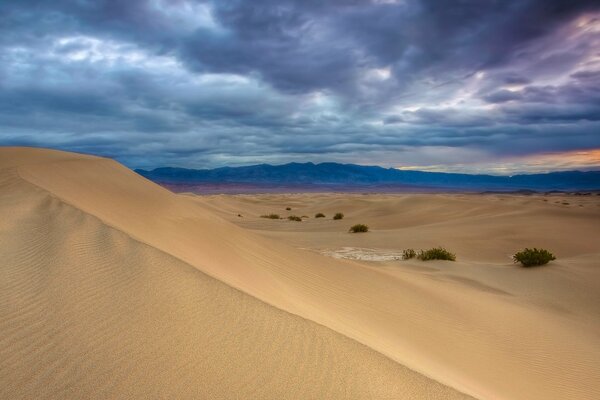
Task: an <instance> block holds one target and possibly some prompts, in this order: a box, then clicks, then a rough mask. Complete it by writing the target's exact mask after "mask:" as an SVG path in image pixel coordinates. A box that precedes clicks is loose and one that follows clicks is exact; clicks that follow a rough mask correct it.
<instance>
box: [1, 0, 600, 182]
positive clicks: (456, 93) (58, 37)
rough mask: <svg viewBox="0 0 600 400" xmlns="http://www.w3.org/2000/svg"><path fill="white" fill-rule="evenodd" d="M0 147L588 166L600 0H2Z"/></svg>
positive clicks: (213, 160) (450, 167)
mask: <svg viewBox="0 0 600 400" xmlns="http://www.w3.org/2000/svg"><path fill="white" fill-rule="evenodd" d="M0 145H26V146H42V147H50V148H57V149H63V150H70V151H77V152H83V153H92V154H98V155H102V156H108V157H112V158H115V159H117V160H118V161H120V162H122V163H124V164H125V165H127V166H129V167H132V168H154V167H159V166H179V167H187V168H213V167H221V166H225V165H230V166H237V165H249V164H257V163H270V164H281V163H286V162H292V161H294V162H305V161H312V162H323V161H337V162H344V163H356V164H363V165H381V166H385V167H397V168H404V169H422V170H432V171H452V172H477V173H481V172H487V173H494V174H514V173H520V172H525V173H533V172H546V171H554V170H572V169H583V170H593V169H600V2H597V1H578V0H570V1H562V0H396V1H394V0H369V1H367V0H364V1H363V0H329V1H317V0H231V1H230V0H215V1H204V0H197V1H194V0H127V1H122V0H69V1H67V0H53V1H47V0H2V1H0Z"/></svg>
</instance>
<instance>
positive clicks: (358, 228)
mask: <svg viewBox="0 0 600 400" xmlns="http://www.w3.org/2000/svg"><path fill="white" fill-rule="evenodd" d="M350 232H352V233H360V232H369V227H368V226H367V225H365V224H356V225H353V226H352V227H351V228H350Z"/></svg>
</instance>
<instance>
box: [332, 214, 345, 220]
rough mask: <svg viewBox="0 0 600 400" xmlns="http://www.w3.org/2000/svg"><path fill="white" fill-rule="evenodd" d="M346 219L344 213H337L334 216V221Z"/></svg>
mask: <svg viewBox="0 0 600 400" xmlns="http://www.w3.org/2000/svg"><path fill="white" fill-rule="evenodd" d="M343 218H344V214H342V213H335V215H334V216H333V219H336V220H337V219H343Z"/></svg>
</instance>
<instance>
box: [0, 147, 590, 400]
mask: <svg viewBox="0 0 600 400" xmlns="http://www.w3.org/2000/svg"><path fill="white" fill-rule="evenodd" d="M9 155H10V157H9ZM6 159H8V160H9V161H8V162H5V160H6ZM0 160H2V161H0V163H2V162H4V165H3V170H4V171H11V173H13V174H17V173H18V175H19V176H20V177H21V178H20V179H22V180H24V181H26V182H27V183H28V184H33V185H35V186H37V187H39V188H41V189H43V190H44V191H46V192H47V193H51V194H52V196H54V197H55V198H57V199H60V201H61V203H63V204H64V203H66V204H70V205H72V206H73V207H76V208H77V209H79V210H82V211H83V212H84V213H86V214H89V215H93V216H94V218H97V219H98V220H99V221H101V222H102V225H103V226H106V227H107V229H113V230H115V229H116V230H119V231H121V232H123V233H124V234H126V236H128V237H130V238H132V239H134V240H136V241H137V242H141V243H144V244H146V245H147V246H149V248H150V250H153V251H158V252H160V253H161V254H168V255H169V257H174V258H172V261H173V262H177V263H181V264H183V265H187V266H188V267H189V266H191V267H193V269H194V270H196V271H200V272H202V273H205V274H207V275H208V276H210V277H213V278H216V279H218V280H219V281H222V282H224V283H225V284H227V285H229V286H231V287H234V288H236V289H239V290H241V291H242V292H245V293H247V294H250V295H251V296H253V297H256V298H258V299H260V300H262V301H264V302H265V303H267V304H270V305H274V306H276V307H277V308H279V309H282V310H285V311H288V312H290V313H292V314H295V315H298V316H300V317H303V318H305V319H306V320H310V321H314V322H317V323H318V324H320V325H323V326H325V327H328V328H331V329H332V330H333V331H335V332H338V333H340V334H341V335H340V336H342V335H343V336H347V337H349V338H352V339H354V340H356V341H358V342H360V343H362V344H364V345H367V346H368V347H369V348H371V349H374V350H376V351H377V352H379V353H382V354H384V355H386V356H388V357H389V358H390V359H393V360H395V361H396V362H397V363H398V364H394V365H396V367H397V368H398V367H401V365H405V366H406V367H408V368H410V369H411V370H414V371H417V372H419V373H422V374H424V375H426V376H428V377H431V378H433V379H435V380H437V381H439V382H441V383H443V384H445V385H448V386H451V387H453V388H456V389H457V390H459V391H461V392H464V393H468V394H471V395H473V396H475V397H478V398H494V399H535V398H540V399H542V398H544V399H578V398H595V397H598V395H599V394H600V388H599V384H598V383H597V382H596V379H595V377H596V376H598V374H599V373H600V368H599V366H598V362H597V360H598V359H599V356H600V354H599V350H598V349H599V347H598V336H597V334H595V333H594V330H593V329H591V328H594V327H597V326H598V324H597V321H598V320H597V319H595V320H594V321H593V322H592V323H591V325H590V324H589V323H588V324H586V323H584V322H582V321H581V320H580V319H577V318H571V317H570V316H564V315H561V314H560V313H556V312H552V310H545V309H540V308H539V307H536V306H535V305H531V304H529V303H524V302H522V301H519V299H518V298H510V296H503V295H501V294H499V293H496V292H493V291H482V290H480V289H481V288H476V287H473V288H471V289H469V287H468V286H465V285H464V284H462V283H461V282H459V281H458V280H455V282H453V283H448V282H446V281H440V280H436V279H430V278H427V277H426V278H424V277H422V276H420V275H406V274H398V273H395V272H393V271H388V270H385V269H381V268H375V267H370V266H368V265H363V264H360V263H356V262H350V261H344V260H334V259H331V258H327V257H324V256H322V255H318V254H313V253H310V252H307V251H302V250H298V249H296V248H294V247H293V246H289V245H286V244H283V243H281V242H279V241H275V240H271V239H269V238H264V237H263V236H261V235H259V234H255V233H253V232H249V231H248V230H246V229H243V228H239V227H237V226H235V225H234V224H232V223H229V222H227V221H225V220H224V219H222V218H221V217H219V216H217V215H216V214H215V213H214V212H213V210H211V208H210V207H209V206H208V205H207V204H204V203H203V202H199V201H197V200H196V199H194V198H190V197H187V196H177V195H174V194H172V193H170V192H168V191H167V190H165V189H162V188H160V187H158V186H156V185H154V184H152V183H150V182H148V181H146V180H145V179H143V178H141V177H139V176H138V175H136V174H135V173H133V172H132V171H129V170H127V169H126V168H123V167H122V166H120V165H118V164H117V163H115V162H113V161H110V160H105V159H100V158H96V157H88V156H80V155H73V154H66V153H59V152H53V151H44V150H32V149H2V157H0ZM11 160H12V161H11ZM23 160H25V161H23ZM0 165H1V164H0ZM6 173H8V172H6ZM4 192H6V191H5V190H3V193H4ZM28 196H31V197H34V196H33V195H32V194H28V195H23V196H22V197H24V198H27V197H28ZM40 211H41V212H40ZM28 212H29V213H30V214H35V213H34V212H33V211H31V210H29V211H28ZM47 213H48V212H47V210H46V209H44V208H42V209H39V210H38V212H37V214H47ZM92 230H94V231H97V230H98V229H92ZM40 246H43V244H40ZM24 257H25V258H27V257H29V256H24ZM65 257H68V255H66V256H65ZM148 258H151V257H150V256H148ZM207 279H208V278H207ZM230 290H233V289H230ZM236 293H237V292H236ZM507 297H508V298H507ZM261 304H262V303H261ZM482 310H485V311H482ZM171 311H172V310H171ZM13 312H14V310H13ZM286 315H287V314H286ZM295 318H297V317H295ZM507 319H508V320H510V321H511V324H506V323H505V320H507ZM303 321H305V320H303ZM37 340H40V337H39V336H38V337H37ZM353 343H354V342H353ZM373 353H374V354H378V353H375V352H373ZM369 354H371V353H369ZM296 355H297V353H296ZM378 356H379V355H378ZM491 360H493V362H492V361H491ZM346 362H347V363H350V362H349V361H346ZM320 364H321V361H319V363H317V365H320ZM350 364H351V363H350ZM400 364H401V365H400ZM407 371H410V370H407ZM411 373H413V374H414V372H412V371H411ZM377 375H379V373H378V374H377ZM417 376H419V377H421V378H423V376H422V375H417ZM207 379H208V378H207ZM396 379H397V378H396ZM411 379H412V378H411ZM411 379H409V380H411ZM423 379H425V378H423ZM392 380H393V379H392ZM377 382H378V384H375V386H381V385H383V386H384V387H385V388H388V387H389V388H392V389H393V388H394V387H395V386H394V384H388V383H387V382H385V381H381V380H378V381H377ZM400 382H404V383H406V382H408V381H406V380H405V379H402V378H400ZM427 382H432V381H430V380H427ZM367 386H369V385H367ZM417 386H418V385H417ZM425 386H426V387H429V386H428V384H425ZM433 386H435V385H433ZM433 386H432V387H433ZM340 387H343V385H342V386H340ZM442 388H443V389H440V390H438V392H436V394H435V395H429V394H423V393H421V394H416V395H415V396H416V397H414V396H413V398H427V397H431V398H444V397H443V396H461V394H459V393H457V392H455V391H453V390H451V389H449V388H448V387H442ZM380 390H381V388H380ZM390 390H391V389H390ZM315 393H316V392H315ZM397 393H398V392H396V394H393V395H392V396H395V395H396V396H397V395H398V394H397ZM346 395H347V396H346V398H348V397H352V396H350V395H349V394H348V393H346ZM361 396H362V397H373V398H385V397H378V396H376V395H372V396H371V395H370V394H369V395H367V394H365V393H362V394H361ZM406 396H407V398H411V397H410V396H409V395H406ZM292 397H293V395H292ZM339 397H345V395H339ZM359 397H360V396H359ZM392 398H396V397H392ZM400 398H402V397H400ZM448 398H450V397H448Z"/></svg>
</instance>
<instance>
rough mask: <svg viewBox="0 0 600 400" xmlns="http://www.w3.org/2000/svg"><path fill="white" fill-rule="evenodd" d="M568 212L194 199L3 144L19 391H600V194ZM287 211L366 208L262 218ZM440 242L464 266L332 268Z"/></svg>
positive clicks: (6, 289)
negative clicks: (520, 256)
mask: <svg viewBox="0 0 600 400" xmlns="http://www.w3.org/2000/svg"><path fill="white" fill-rule="evenodd" d="M556 199H558V197H557V198H556ZM549 200H550V201H547V202H545V201H543V199H542V198H538V197H535V196H534V197H527V198H523V197H514V196H513V197H511V196H496V195H493V196H475V195H468V196H467V195H463V196H461V195H453V196H448V195H419V196H417V195H404V196H391V195H375V196H361V195H319V194H311V195H294V196H281V195H268V196H261V195H253V196H209V197H197V196H191V195H175V194H173V193H171V192H169V191H167V190H166V189H163V188H161V187H159V186H157V185H155V184H153V183H151V182H149V181H147V180H145V179H144V178H142V177H140V176H138V175H137V174H135V173H133V172H132V171H130V170H128V169H126V168H125V167H123V166H121V165H119V164H118V163H116V162H114V161H111V160H107V159H102V158H97V157H91V156H82V155H77V154H73V153H64V152H57V151H51V150H42V149H28V148H2V149H0V250H1V254H2V257H3V261H2V263H1V264H0V398H61V399H62V398H207V399H209V398H210V399H213V398H224V399H231V398H244V399H249V398H255V399H268V398H273V399H283V398H295V399H324V398H347V399H356V398H373V399H385V398H389V399H454V398H467V397H468V395H470V396H473V397H476V398H481V399H484V398H485V399H593V398H598V397H600V382H599V381H598V379H597V376H600V361H599V360H600V334H599V333H598V332H600V263H599V261H600V249H599V248H598V245H597V243H596V242H597V240H596V239H597V238H598V234H599V233H600V228H599V227H598V226H599V225H600V224H598V223H597V222H598V221H599V220H600V219H599V217H600V207H599V206H598V205H599V204H600V201H598V200H597V199H596V198H591V197H589V198H588V197H586V198H583V197H582V198H580V199H577V201H578V202H580V203H581V205H582V207H579V203H577V202H575V200H574V199H571V202H572V204H569V205H563V204H562V202H566V201H563V200H562V199H560V202H561V203H554V201H557V200H555V197H552V198H551V199H549ZM286 206H291V207H292V208H293V210H292V212H291V213H294V214H297V215H304V214H306V215H309V216H311V217H312V216H313V215H314V213H315V212H318V211H323V212H325V213H327V214H328V215H329V214H331V213H332V212H334V211H338V210H339V211H342V212H344V213H345V214H346V216H347V217H346V219H344V220H342V221H331V220H330V219H325V220H315V219H313V218H310V219H309V220H308V221H304V222H300V223H295V222H291V221H287V220H285V221H279V220H277V221H271V220H265V219H261V218H260V217H259V215H261V214H263V213H267V212H279V213H280V214H282V215H287V214H288V213H289V212H287V211H285V207H286ZM238 214H242V215H243V217H238V216H237V215H238ZM355 221H356V222H363V223H367V224H369V225H370V226H371V227H372V230H373V231H372V232H369V233H367V234H364V235H351V234H348V233H347V232H346V231H347V229H348V227H349V226H350V225H351V224H352V223H354V222H355ZM533 242H534V243H533ZM437 244H443V245H446V246H448V247H449V248H451V249H452V250H453V251H455V252H456V253H457V256H458V257H459V261H458V262H456V263H450V262H429V263H422V262H418V261H397V260H394V259H384V260H383V261H368V260H362V259H360V258H359V259H355V260H347V259H343V258H342V259H338V258H334V257H331V256H330V253H331V252H332V251H333V252H335V251H336V250H339V249H343V248H344V247H346V248H348V247H349V248H358V249H366V252H367V253H368V254H373V253H375V254H378V253H380V252H387V253H394V252H397V251H399V250H401V249H402V248H405V247H417V248H418V247H425V246H430V245H437ZM525 245H528V246H534V245H537V246H545V247H548V248H551V249H552V250H553V251H554V252H555V253H556V255H557V256H558V257H559V259H558V260H557V261H556V262H553V263H552V264H550V265H548V266H546V267H541V268H535V269H522V268H518V267H516V266H514V265H512V263H511V262H510V260H509V259H508V255H510V254H511V253H512V252H513V251H514V250H515V249H517V248H520V247H524V246H525ZM327 252H329V255H327V254H328V253H327Z"/></svg>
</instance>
